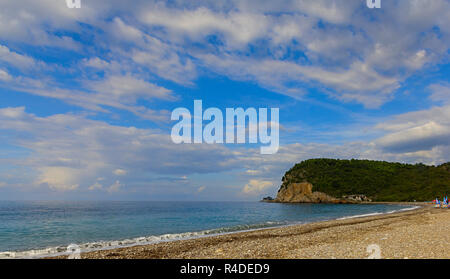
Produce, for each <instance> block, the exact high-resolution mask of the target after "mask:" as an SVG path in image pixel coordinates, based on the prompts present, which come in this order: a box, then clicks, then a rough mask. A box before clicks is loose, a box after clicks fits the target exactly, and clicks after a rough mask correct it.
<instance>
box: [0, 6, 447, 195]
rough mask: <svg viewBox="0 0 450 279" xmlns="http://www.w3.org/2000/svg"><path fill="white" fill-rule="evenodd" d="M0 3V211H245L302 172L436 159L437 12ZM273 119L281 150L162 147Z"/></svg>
mask: <svg viewBox="0 0 450 279" xmlns="http://www.w3.org/2000/svg"><path fill="white" fill-rule="evenodd" d="M365 2H366V1H365V0H315V1H313V0H296V1H290V0H285V1H263V0H260V1H253V0H240V1H227V2H219V1H195V2H194V3H193V2H190V1H140V0H135V1H132V2H131V3H125V2H124V1H118V0H117V1H116V0H113V1H106V0H105V1H101V0H96V1H94V0H91V1H86V0H84V1H83V0H81V8H80V9H69V8H68V7H67V6H66V3H65V1H63V0H41V1H31V0H20V1H2V2H1V3H0V92H1V94H0V199H2V200H3V199H6V200H8V199H15V200H17V199H20V200H21V199H41V200H53V199H64V200H78V199H82V200H103V199H107V200H257V199H259V198H261V197H262V196H264V195H274V194H276V191H277V189H278V187H279V185H280V181H281V177H282V176H283V174H284V172H285V171H286V170H287V169H289V168H290V167H291V166H293V164H295V163H297V162H300V161H302V160H305V159H309V158H317V157H331V158H360V159H374V160H387V161H398V162H408V163H417V162H423V163H427V164H440V163H443V162H446V161H449V159H450V158H449V157H450V144H449V143H450V120H449V119H450V102H449V100H450V98H449V97H450V80H449V74H450V66H449V45H450V44H449V43H450V39H449V35H450V1H448V0H415V1H412V0H408V1H407V0H398V1H394V0H391V1H386V0H382V8H381V9H369V8H367V6H366V3H365ZM195 99H201V100H202V101H203V106H204V108H207V107H217V108H220V109H222V110H223V111H225V108H228V107H231V108H236V107H243V108H248V107H254V108H259V107H269V108H270V107H277V108H279V109H280V144H281V146H280V149H279V151H278V153H276V154H273V155H261V154H260V153H259V148H258V146H256V145H250V144H243V145H238V144H227V145H222V144H213V145H208V144H181V145H179V144H174V143H173V142H172V141H171V139H170V132H171V128H172V126H173V125H174V124H175V123H174V122H173V121H170V113H171V111H172V110H173V109H175V108H177V107H186V108H189V109H190V110H191V111H192V110H193V101H194V100H195Z"/></svg>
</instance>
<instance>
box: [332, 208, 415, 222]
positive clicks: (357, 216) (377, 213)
mask: <svg viewBox="0 0 450 279" xmlns="http://www.w3.org/2000/svg"><path fill="white" fill-rule="evenodd" d="M419 207H420V206H413V207H407V208H402V209H397V210H392V211H388V212H372V213H367V214H360V215H351V216H345V217H341V218H338V219H336V220H345V219H353V218H361V217H369V216H376V215H383V214H392V213H396V212H402V211H409V210H414V209H417V208H419Z"/></svg>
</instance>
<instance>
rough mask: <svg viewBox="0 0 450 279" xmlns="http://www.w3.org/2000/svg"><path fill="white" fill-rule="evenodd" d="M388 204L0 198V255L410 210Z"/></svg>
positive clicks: (96, 247) (35, 254) (46, 253)
mask: <svg viewBox="0 0 450 279" xmlns="http://www.w3.org/2000/svg"><path fill="white" fill-rule="evenodd" d="M413 208H414V207H412V206H405V205H390V204H281V203H265V202H184V201H173V202H162V201H129V202H128V201H76V202H75V201H0V258H40V257H47V256H57V255H64V254H67V253H68V252H67V251H68V249H67V247H68V246H69V245H71V244H76V245H78V246H77V247H79V249H80V250H81V251H82V252H85V251H86V252H87V251H94V250H99V249H112V248H117V247H128V246H134V245H142V244H151V243H158V242H162V241H173V240H179V239H189V238H198V237H205V236H211V235H219V234H226V233H232V232H238V231H249V230H258V229H264V228H270V227H279V226H288V225H295V224H305V223H311V222H317V221H325V220H334V219H345V218H356V217H361V216H370V215H377V214H385V213H393V212H397V211H403V210H411V209H413Z"/></svg>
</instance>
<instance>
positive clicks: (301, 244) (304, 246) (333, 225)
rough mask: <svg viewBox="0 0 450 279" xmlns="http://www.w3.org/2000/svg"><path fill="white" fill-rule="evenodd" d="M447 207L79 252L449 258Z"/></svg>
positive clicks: (105, 255)
mask: <svg viewBox="0 0 450 279" xmlns="http://www.w3.org/2000/svg"><path fill="white" fill-rule="evenodd" d="M449 231H450V210H448V209H439V208H433V207H430V206H424V207H421V208H419V209H415V210H411V211H404V212H399V213H392V214H385V215H375V216H368V217H359V218H351V219H344V220H333V221H325V222H317V223H310V224H304V225H293V226H287V227H280V228H271V229H262V230H256V231H249V232H238V233H232V234H225V235H219V236H210V237H203V238H197V239H189V240H179V241H171V242H163V243H157V244H150V245H142V246H133V247H126V248H117V249H111V250H100V251H94V252H88V253H83V254H82V255H81V257H82V258H83V259H84V258H86V259H174V258H177V259H334V258H335V259H358V258H368V257H372V258H388V259H394V258H396V259H405V258H407V259H416V258H446V259H448V258H450V234H449Z"/></svg>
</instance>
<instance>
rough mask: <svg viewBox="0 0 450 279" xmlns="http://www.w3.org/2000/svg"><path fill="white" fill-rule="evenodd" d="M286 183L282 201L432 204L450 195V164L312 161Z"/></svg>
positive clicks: (280, 195)
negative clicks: (411, 202) (427, 202)
mask: <svg viewBox="0 0 450 279" xmlns="http://www.w3.org/2000/svg"><path fill="white" fill-rule="evenodd" d="M282 181H283V184H282V185H281V187H280V189H279V191H278V195H277V198H276V199H275V201H278V202H334V203H336V202H358V201H369V200H372V201H414V200H416V201H429V200H433V199H434V198H436V197H439V198H442V197H443V196H444V195H447V194H450V162H448V163H445V164H442V165H439V166H427V165H424V164H415V165H411V164H402V163H389V162H384V161H370V160H354V159H352V160H336V159H311V160H306V161H303V162H301V163H298V164H296V165H295V166H294V167H292V168H291V169H290V170H289V171H287V172H286V174H285V175H284V176H283V179H282ZM309 184H311V185H312V189H310V188H311V186H309Z"/></svg>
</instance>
